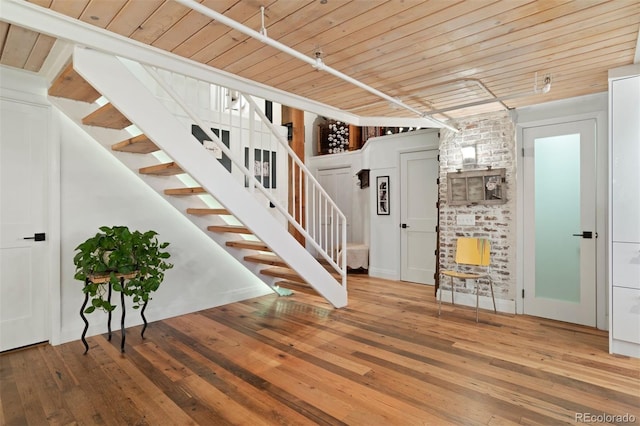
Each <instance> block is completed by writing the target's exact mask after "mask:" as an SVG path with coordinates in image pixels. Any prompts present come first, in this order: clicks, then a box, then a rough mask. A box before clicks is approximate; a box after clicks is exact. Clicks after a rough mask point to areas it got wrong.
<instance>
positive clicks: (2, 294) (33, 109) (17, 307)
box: [0, 100, 49, 351]
mask: <svg viewBox="0 0 640 426" xmlns="http://www.w3.org/2000/svg"><path fill="white" fill-rule="evenodd" d="M48 115H49V110H48V108H46V107H40V106H34V105H29V104H24V103H19V102H13V101H8V100H0V351H5V350H9V349H14V348H18V347H21V346H26V345H30V344H33V343H38V342H43V341H46V340H48V339H49V330H48V327H47V318H48V317H49V314H48V306H49V284H48V275H47V271H48V269H49V268H48V263H47V262H48V259H47V252H48V248H47V244H48V243H47V241H35V239H25V237H27V238H28V237H34V234H36V233H45V232H46V227H45V225H46V213H45V212H46V206H47V202H46V194H47V192H46V170H47V143H46V142H47V135H48V119H47V117H48Z"/></svg>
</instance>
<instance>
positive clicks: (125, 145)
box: [49, 64, 346, 307]
mask: <svg viewBox="0 0 640 426" xmlns="http://www.w3.org/2000/svg"><path fill="white" fill-rule="evenodd" d="M49 95H50V96H52V97H59V98H66V99H72V100H75V101H79V102H84V103H87V105H88V106H89V105H90V104H92V103H93V102H94V101H95V100H96V99H98V98H99V97H100V96H101V95H100V92H99V91H98V90H96V89H95V88H94V87H93V85H92V84H89V83H88V82H87V81H86V80H85V79H84V78H83V77H82V76H80V74H79V73H78V72H76V71H75V70H74V68H73V64H69V65H68V66H67V67H66V68H65V69H64V70H63V71H62V72H61V73H60V75H59V76H58V77H57V78H56V80H55V81H54V82H53V84H52V86H51V88H50V89H49ZM131 118H132V119H131V120H130V119H129V118H128V117H127V116H126V115H125V114H124V113H123V112H121V111H120V110H119V109H118V108H116V107H115V106H114V105H112V104H111V103H107V104H105V105H104V106H102V107H99V108H97V109H95V110H93V112H90V113H88V114H87V115H86V116H85V117H84V118H83V119H82V124H83V125H85V126H97V127H103V128H107V129H118V130H120V129H124V128H126V127H128V126H130V125H131V124H132V123H133V122H134V121H135V117H133V116H132V117H131ZM136 124H137V123H136ZM158 142H159V141H158V140H156V141H154V140H153V139H152V137H151V136H150V135H147V134H146V133H143V134H140V135H138V136H133V137H130V138H127V139H124V140H122V141H120V142H117V143H115V144H113V145H112V146H111V149H112V151H113V152H115V153H127V155H129V154H136V155H141V156H144V155H150V154H152V153H154V152H157V151H159V150H161V148H160V146H159V144H158ZM165 152H166V150H165ZM138 173H139V174H140V175H152V176H157V177H171V176H175V175H178V174H182V173H185V170H183V168H182V167H181V166H180V165H179V164H178V162H176V161H171V162H167V163H160V164H154V165H151V166H146V167H141V168H139V169H138ZM227 178H228V177H227ZM222 184H225V183H222ZM162 193H163V194H164V195H165V196H167V197H178V198H182V197H189V196H197V195H205V194H209V195H212V196H213V197H214V198H216V195H215V194H212V193H210V191H208V190H207V189H205V188H204V187H203V186H196V187H169V188H165V189H164V190H163V191H162ZM194 198H195V197H194ZM183 212H184V214H186V215H187V216H188V217H191V218H197V219H198V220H208V219H212V221H214V222H216V223H214V224H211V225H208V226H206V227H205V229H206V232H207V233H210V234H216V235H217V236H216V237H214V238H212V239H214V240H215V241H216V242H218V243H220V244H222V245H223V247H224V248H226V249H227V251H229V252H230V253H232V254H235V257H236V258H237V259H238V260H239V261H240V262H241V263H243V264H244V265H245V266H246V267H248V268H249V269H250V270H252V271H253V272H254V273H256V275H257V276H258V277H260V278H261V279H262V280H263V281H265V283H267V285H269V286H270V287H272V289H274V290H275V291H277V288H278V287H285V288H286V287H287V286H290V287H295V288H296V290H301V289H304V290H301V291H308V292H310V293H315V294H317V291H316V290H314V289H313V288H312V287H310V286H309V284H308V283H307V282H306V280H305V279H303V278H302V277H301V276H300V274H298V273H297V272H296V271H295V270H294V269H292V268H290V267H289V264H288V263H287V261H285V260H283V259H282V258H280V257H279V256H276V255H275V254H273V253H271V252H272V248H271V246H270V244H267V243H266V242H264V241H262V240H261V238H259V237H258V236H257V235H255V234H254V233H253V232H252V230H251V229H250V228H249V227H247V226H245V225H229V224H225V221H224V220H222V219H221V218H223V217H225V216H230V215H233V212H232V211H230V210H229V209H228V208H222V207H221V208H211V207H202V206H201V205H200V204H199V203H194V206H193V207H188V208H186V209H185V210H184V211H183ZM266 214H267V215H269V212H266ZM239 220H240V219H239ZM240 222H242V220H240ZM282 232H283V233H286V236H285V235H283V236H282V237H281V238H285V237H290V236H289V235H288V233H287V231H286V229H282ZM243 236H245V237H247V238H244V237H243ZM270 238H272V239H273V237H270ZM299 249H300V252H298V253H297V254H294V256H301V255H302V256H304V255H309V254H308V252H307V251H306V250H305V249H304V248H303V247H301V246H300V247H299ZM309 256H310V255H309ZM322 270H324V267H322ZM325 273H326V272H325ZM331 275H332V276H334V279H337V281H336V283H337V284H338V285H340V284H339V280H340V279H341V277H340V275H339V274H331ZM279 294H282V293H281V292H279ZM345 294H346V289H345ZM345 301H346V298H345ZM331 303H332V304H334V306H336V307H340V305H341V304H340V303H338V304H336V303H335V302H331ZM344 304H346V302H345V303H344Z"/></svg>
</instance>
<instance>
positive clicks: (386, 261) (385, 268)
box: [307, 129, 439, 280]
mask: <svg viewBox="0 0 640 426" xmlns="http://www.w3.org/2000/svg"><path fill="white" fill-rule="evenodd" d="M438 144H439V138H438V130H437V129H432V130H418V131H414V132H409V133H400V134H396V135H389V136H381V137H377V138H371V139H369V140H368V141H367V143H366V144H365V146H364V147H363V148H362V149H361V150H359V151H352V152H347V153H342V154H331V155H321V156H315V157H307V165H308V166H309V169H310V170H311V171H312V173H313V174H314V176H317V173H318V171H320V170H327V169H333V168H340V167H350V168H351V173H352V176H353V185H352V188H353V197H352V200H353V201H352V209H353V210H352V216H353V218H354V219H353V220H352V224H351V228H352V232H353V235H354V238H353V241H354V242H363V243H365V244H368V245H369V275H370V276H372V277H380V278H388V279H394V280H399V279H400V187H399V185H400V154H401V153H404V152H412V151H420V150H425V149H438ZM307 145H310V144H307ZM361 169H370V170H371V171H370V182H371V186H370V187H369V188H365V189H360V188H359V187H358V186H357V182H358V179H357V177H356V173H357V172H358V171H359V170H361ZM378 176H389V183H390V188H391V189H390V194H391V198H390V200H389V201H390V206H391V210H390V212H391V214H390V215H388V216H378V215H377V214H376V200H375V189H374V187H375V181H376V177H378ZM359 236H361V239H360V238H359Z"/></svg>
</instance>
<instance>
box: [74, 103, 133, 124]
mask: <svg viewBox="0 0 640 426" xmlns="http://www.w3.org/2000/svg"><path fill="white" fill-rule="evenodd" d="M82 124H85V125H87V126H98V127H106V128H107V129H117V130H122V129H124V128H125V127H129V126H130V125H131V124H132V123H131V121H129V119H128V118H127V117H125V116H124V115H123V114H122V113H121V112H120V111H118V110H117V109H116V107H114V106H113V105H112V104H105V105H103V106H101V107H100V108H98V109H97V110H95V111H93V112H92V113H91V114H89V115H87V116H86V117H85V118H83V119H82Z"/></svg>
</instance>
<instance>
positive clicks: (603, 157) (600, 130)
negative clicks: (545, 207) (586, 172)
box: [515, 111, 608, 329]
mask: <svg viewBox="0 0 640 426" xmlns="http://www.w3.org/2000/svg"><path fill="white" fill-rule="evenodd" d="M589 119H595V120H596V230H595V231H596V232H597V233H598V239H597V241H596V326H597V327H598V328H599V329H607V327H608V313H607V300H608V295H607V282H606V260H607V257H606V241H607V239H608V232H607V202H608V201H607V200H608V193H607V170H608V169H607V158H608V151H607V143H608V139H607V115H606V111H603V112H592V113H585V114H578V115H570V116H566V117H558V118H550V119H544V120H537V121H529V122H520V123H517V125H516V149H517V153H518V155H517V156H516V159H517V160H516V162H517V164H516V181H517V200H516V217H517V226H516V228H517V241H518V244H517V248H516V250H517V251H516V256H517V259H518V261H517V266H516V297H515V302H516V313H517V314H523V313H524V311H523V300H522V292H523V290H524V183H523V181H524V170H523V156H522V149H523V137H524V129H525V128H529V127H539V126H549V125H555V124H562V123H568V122H573V121H581V120H589Z"/></svg>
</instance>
